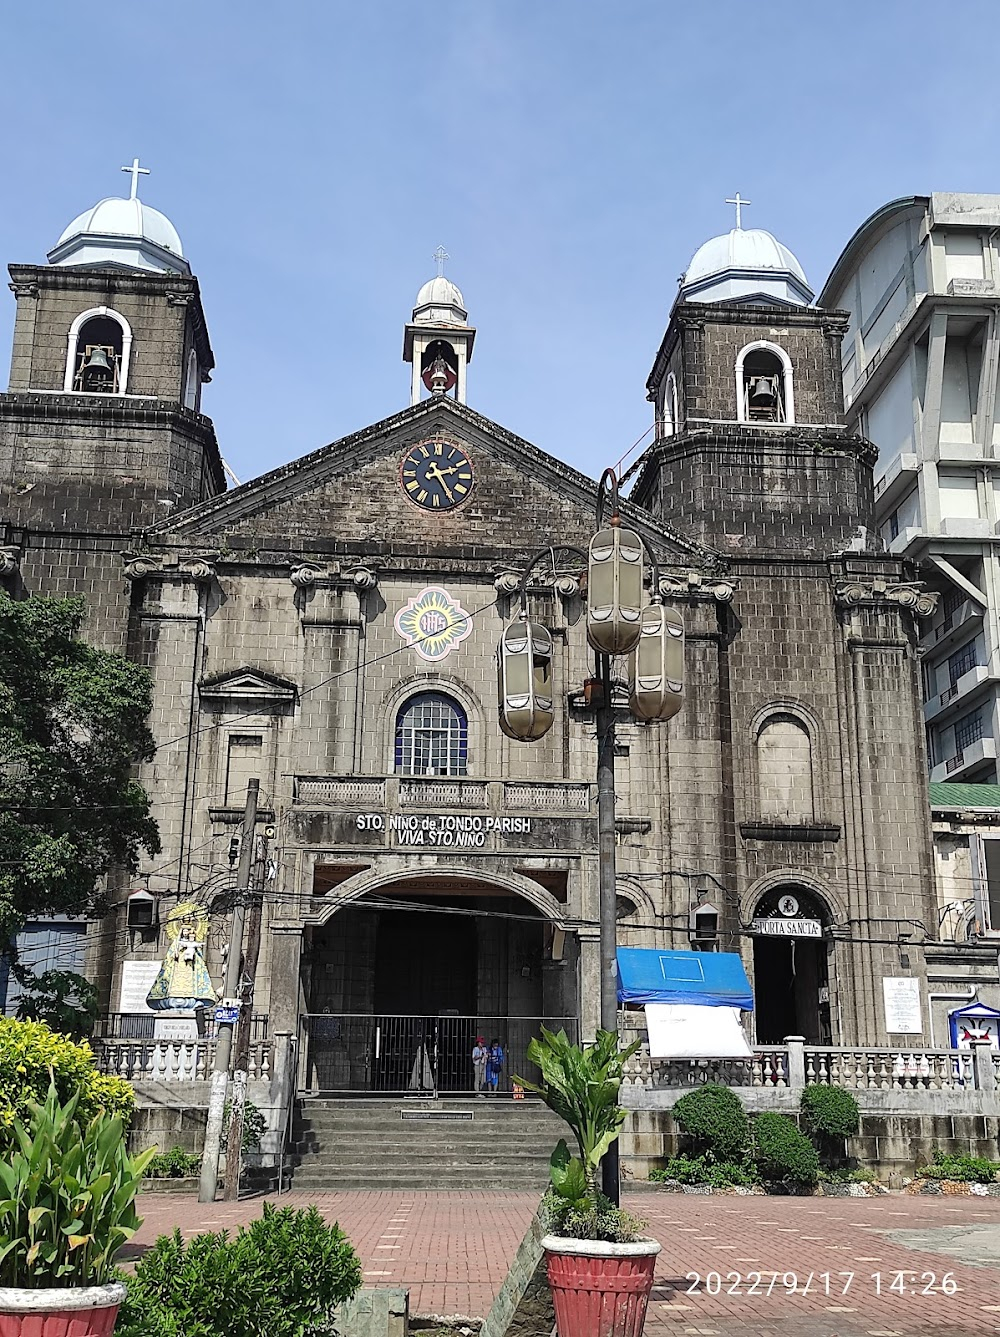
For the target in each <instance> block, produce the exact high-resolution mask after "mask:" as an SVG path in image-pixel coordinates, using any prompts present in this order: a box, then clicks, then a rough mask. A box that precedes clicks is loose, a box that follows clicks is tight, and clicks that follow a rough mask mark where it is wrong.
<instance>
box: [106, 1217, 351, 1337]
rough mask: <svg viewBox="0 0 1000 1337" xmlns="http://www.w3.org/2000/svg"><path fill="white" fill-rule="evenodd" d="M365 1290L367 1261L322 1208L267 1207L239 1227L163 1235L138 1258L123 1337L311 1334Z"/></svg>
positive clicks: (120, 1329)
mask: <svg viewBox="0 0 1000 1337" xmlns="http://www.w3.org/2000/svg"><path fill="white" fill-rule="evenodd" d="M360 1286H361V1263H360V1262H359V1260H358V1256H357V1254H356V1253H355V1252H354V1249H353V1248H352V1247H351V1244H350V1241H349V1240H348V1239H347V1237H346V1236H345V1235H344V1233H343V1231H342V1230H341V1229H340V1227H339V1226H337V1225H333V1226H328V1225H326V1223H325V1222H324V1220H323V1218H322V1217H321V1216H320V1214H319V1212H318V1211H317V1210H316V1208H315V1207H310V1208H308V1209H307V1210H305V1211H296V1210H295V1209H294V1208H291V1207H283V1208H281V1209H278V1208H275V1207H272V1206H271V1205H270V1204H269V1203H265V1204H264V1215H263V1216H262V1217H260V1218H258V1219H257V1220H256V1221H252V1222H251V1223H250V1225H249V1226H245V1227H242V1226H241V1227H240V1229H239V1231H238V1233H237V1235H236V1237H235V1239H230V1238H229V1236H228V1233H227V1232H226V1231H224V1230H223V1231H219V1232H218V1233H213V1232H207V1233H205V1234H203V1235H196V1236H195V1237H194V1239H192V1240H190V1241H189V1242H188V1243H185V1242H184V1240H183V1239H182V1238H181V1233H180V1231H179V1230H175V1231H174V1233H173V1235H161V1236H160V1238H159V1239H158V1240H157V1241H156V1243H155V1244H154V1245H153V1247H152V1248H151V1249H149V1250H148V1251H147V1252H146V1253H145V1254H144V1255H143V1256H142V1258H140V1259H139V1261H138V1263H137V1264H136V1269H135V1276H134V1278H132V1279H131V1280H130V1281H129V1287H128V1295H127V1297H126V1300H125V1304H124V1306H123V1307H122V1311H121V1315H120V1317H119V1320H118V1326H117V1327H116V1329H115V1337H308V1335H309V1334H312V1333H316V1332H320V1331H325V1330H327V1325H328V1324H329V1322H330V1318H331V1315H332V1312H333V1309H334V1307H335V1306H336V1305H338V1304H341V1303H342V1302H343V1301H344V1300H348V1299H350V1297H351V1296H352V1295H354V1293H355V1292H356V1291H357V1290H358V1289H359V1288H360Z"/></svg>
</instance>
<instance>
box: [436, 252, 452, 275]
mask: <svg viewBox="0 0 1000 1337" xmlns="http://www.w3.org/2000/svg"><path fill="white" fill-rule="evenodd" d="M450 259H451V256H450V255H449V254H448V252H447V251H446V250H445V249H444V247H443V246H439V247H438V248H437V250H436V251H435V252H434V262H435V264H436V265H437V267H438V278H440V277H441V276H442V275H443V274H444V262H445V261H446V260H450Z"/></svg>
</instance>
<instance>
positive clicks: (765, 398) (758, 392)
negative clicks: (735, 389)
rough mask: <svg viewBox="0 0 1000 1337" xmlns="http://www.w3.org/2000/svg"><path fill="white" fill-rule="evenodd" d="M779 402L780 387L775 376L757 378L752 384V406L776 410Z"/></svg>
mask: <svg viewBox="0 0 1000 1337" xmlns="http://www.w3.org/2000/svg"><path fill="white" fill-rule="evenodd" d="M777 402H778V387H777V385H776V384H775V378H774V377H773V376H755V377H754V378H753V380H752V381H751V382H750V404H751V406H752V407H753V408H757V409H769V408H774V406H775V405H776V404H777Z"/></svg>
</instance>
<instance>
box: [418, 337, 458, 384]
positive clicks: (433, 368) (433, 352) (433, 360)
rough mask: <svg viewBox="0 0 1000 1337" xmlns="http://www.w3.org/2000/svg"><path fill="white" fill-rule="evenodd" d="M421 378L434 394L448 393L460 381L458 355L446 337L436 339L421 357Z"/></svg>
mask: <svg viewBox="0 0 1000 1337" xmlns="http://www.w3.org/2000/svg"><path fill="white" fill-rule="evenodd" d="M420 379H421V380H422V381H423V383H424V385H425V387H426V388H427V390H428V391H429V392H430V393H431V394H432V395H447V394H450V393H451V392H452V390H454V388H455V386H456V385H457V383H458V355H457V353H456V352H455V349H454V348H453V346H452V345H451V344H450V343H448V341H447V340H446V339H435V340H434V341H433V342H432V343H429V344H428V345H427V347H426V348H425V349H424V352H423V356H422V357H421V359H420Z"/></svg>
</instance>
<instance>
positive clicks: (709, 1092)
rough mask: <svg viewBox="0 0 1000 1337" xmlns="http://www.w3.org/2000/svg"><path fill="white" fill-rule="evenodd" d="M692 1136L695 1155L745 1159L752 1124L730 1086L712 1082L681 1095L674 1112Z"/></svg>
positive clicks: (692, 1147) (676, 1118)
mask: <svg viewBox="0 0 1000 1337" xmlns="http://www.w3.org/2000/svg"><path fill="white" fill-rule="evenodd" d="M671 1113H672V1115H673V1117H674V1121H675V1122H676V1123H677V1125H678V1127H679V1128H680V1129H681V1131H682V1132H683V1133H685V1134H686V1136H687V1137H688V1138H689V1139H690V1142H691V1150H692V1152H693V1153H694V1154H695V1156H706V1157H708V1158H709V1159H710V1160H714V1161H718V1162H722V1161H731V1162H733V1161H734V1162H737V1163H738V1162H740V1161H742V1160H743V1159H744V1158H745V1156H746V1152H747V1148H748V1147H749V1145H750V1124H749V1121H748V1119H747V1116H746V1111H745V1110H744V1108H743V1106H742V1105H741V1103H740V1098H739V1096H737V1095H736V1094H735V1093H734V1092H733V1091H731V1090H730V1089H729V1087H728V1086H720V1085H718V1084H717V1083H715V1082H709V1083H708V1084H707V1085H706V1086H701V1087H699V1088H698V1090H697V1091H689V1092H688V1093H687V1095H685V1096H681V1098H680V1100H678V1102H677V1104H676V1105H675V1106H674V1107H673V1110H672V1111H671Z"/></svg>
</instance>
